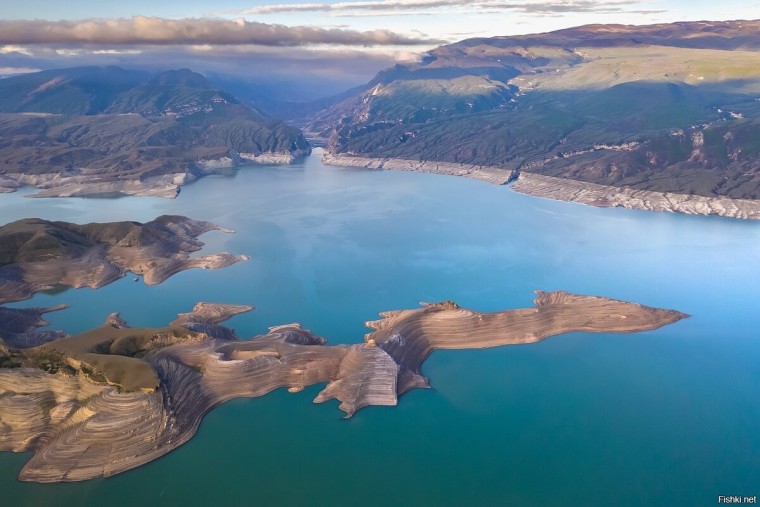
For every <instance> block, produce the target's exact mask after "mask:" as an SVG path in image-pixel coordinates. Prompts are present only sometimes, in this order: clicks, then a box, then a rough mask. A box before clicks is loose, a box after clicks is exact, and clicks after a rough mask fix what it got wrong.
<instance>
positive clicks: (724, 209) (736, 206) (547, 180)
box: [511, 172, 760, 220]
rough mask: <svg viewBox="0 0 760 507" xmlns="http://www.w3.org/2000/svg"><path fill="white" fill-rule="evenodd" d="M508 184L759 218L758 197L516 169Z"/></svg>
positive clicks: (569, 197)
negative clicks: (647, 187) (695, 192)
mask: <svg viewBox="0 0 760 507" xmlns="http://www.w3.org/2000/svg"><path fill="white" fill-rule="evenodd" d="M511 187H512V189H513V190H515V191H517V192H520V193H523V194H528V195H533V196H536V197H545V198H548V199H555V200H559V201H572V202H578V203H581V204H588V205H590V206H598V207H604V208H606V207H622V208H629V209H640V210H649V211H670V212H678V213H686V214H689V215H718V216H723V217H731V218H742V219H747V220H760V201H754V200H750V199H731V198H729V197H705V196H701V195H686V194H676V193H671V192H653V191H651V190H636V189H634V188H630V187H612V186H607V185H598V184H596V183H586V182H583V181H577V180H569V179H565V178H555V177H553V176H542V175H540V174H532V173H525V172H521V173H520V175H519V176H518V177H517V178H516V180H515V181H514V183H512V185H511Z"/></svg>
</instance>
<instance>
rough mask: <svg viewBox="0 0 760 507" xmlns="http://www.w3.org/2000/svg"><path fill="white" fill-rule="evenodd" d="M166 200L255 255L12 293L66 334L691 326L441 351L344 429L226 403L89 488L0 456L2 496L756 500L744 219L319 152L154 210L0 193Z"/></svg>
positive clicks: (756, 402) (759, 355)
mask: <svg viewBox="0 0 760 507" xmlns="http://www.w3.org/2000/svg"><path fill="white" fill-rule="evenodd" d="M26 193H29V192H26ZM165 213H166V214H182V215H187V216H189V217H191V218H196V219H203V220H211V221H213V222H215V223H217V224H219V225H222V226H225V227H231V228H234V229H235V230H237V233H236V234H233V235H228V234H223V233H220V232H211V233H208V234H206V235H204V236H203V237H202V238H201V239H203V240H204V241H205V242H206V245H207V246H206V247H205V248H204V251H203V252H204V253H206V252H209V253H211V252H214V251H221V250H227V251H230V252H232V253H242V254H248V255H251V256H252V257H253V259H252V260H251V261H249V262H244V263H239V264H236V265H234V266H231V267H229V268H225V269H223V270H217V271H205V270H202V271H188V272H184V273H180V274H179V275H176V276H175V277H173V278H171V279H169V280H168V281H167V282H165V283H164V284H162V285H160V286H154V287H146V286H145V285H143V284H142V283H134V282H132V277H131V276H130V277H127V278H125V279H122V280H120V281H118V282H116V283H114V284H112V285H110V286H108V287H105V288H103V289H100V290H98V291H91V290H88V289H82V290H68V291H65V292H62V293H58V294H38V295H37V296H36V297H35V298H33V299H31V300H28V301H24V302H21V303H17V304H16V305H15V306H45V305H52V304H58V303H61V302H66V303H69V304H71V305H72V308H71V309H69V310H67V311H64V312H58V313H54V314H50V315H49V316H48V317H49V320H50V321H51V323H52V325H53V326H54V327H56V328H63V329H66V330H67V331H69V332H79V331H83V330H85V329H88V328H90V327H93V326H97V325H100V324H101V323H102V322H103V321H104V319H105V317H106V315H107V314H108V313H110V312H112V311H121V312H122V316H123V317H124V318H125V319H126V320H127V321H128V322H129V323H130V324H132V325H134V326H159V325H163V324H165V323H167V322H168V321H170V320H172V319H173V316H174V315H175V314H177V313H179V312H184V311H188V310H189V309H190V308H191V307H192V305H193V304H194V303H195V302H197V301H199V300H206V301H214V302H228V303H238V304H251V305H254V306H256V307H257V309H256V311H255V312H253V313H251V314H246V315H241V316H238V317H235V318H234V319H233V320H231V321H230V325H231V326H232V327H235V328H236V329H237V331H238V333H239V334H240V335H241V336H253V335H255V334H257V333H263V332H265V331H266V329H267V327H268V326H271V325H276V324H283V323H289V322H294V321H298V322H301V323H303V324H304V326H306V327H308V328H310V329H312V330H313V331H315V332H317V333H319V334H322V335H324V336H326V337H327V338H329V339H330V341H331V342H332V343H349V342H356V341H359V340H361V339H362V336H363V334H364V333H365V332H366V330H365V328H364V327H363V322H364V321H366V320H373V319H375V318H376V316H377V312H379V311H383V310H388V309H396V308H407V307H413V306H415V305H416V304H417V302H418V301H438V300H444V299H454V300H456V301H457V302H459V303H460V304H462V305H464V306H470V307H473V308H476V309H479V310H497V309H502V308H511V307H524V306H526V305H530V304H531V300H532V291H533V290H534V289H543V290H555V289H565V290H569V291H573V292H578V293H588V294H598V295H603V296H609V297H614V298H619V299H627V300H631V301H636V302H640V303H643V304H648V305H652V306H661V307H665V308H674V309H677V310H680V311H684V312H687V313H690V314H692V315H693V317H692V318H690V319H687V320H685V321H681V322H679V323H677V324H675V325H672V326H668V327H666V328H663V329H660V330H657V331H653V332H648V333H641V334H635V335H590V334H580V333H579V334H573V335H567V336H561V337H557V338H552V339H550V340H547V341H546V342H543V343H539V344H536V345H529V346H520V347H507V348H502V349H494V350H486V351H439V352H436V353H435V354H434V355H433V356H432V357H431V358H430V359H429V360H428V362H426V363H425V366H424V369H423V373H424V374H426V375H428V376H429V377H430V378H431V383H432V385H433V390H429V391H416V392H412V393H409V394H407V395H405V396H404V397H402V398H401V401H400V404H399V406H398V407H395V408H388V407H371V408H369V409H365V410H363V411H361V412H360V413H358V414H357V415H356V416H355V417H354V419H352V420H350V421H342V420H340V419H339V418H340V415H341V413H340V412H339V411H338V410H337V407H336V406H335V405H333V404H327V405H323V406H313V405H312V404H311V403H310V401H311V399H312V398H313V397H314V396H315V395H316V393H317V392H318V390H319V386H314V387H312V388H310V389H307V390H305V391H304V392H302V393H299V394H296V395H291V394H288V393H286V392H284V390H280V391H277V392H275V393H272V394H271V395H268V396H266V397H263V398H257V399H255V400H236V401H234V402H231V403H228V404H226V405H224V406H222V407H220V408H219V409H217V410H215V411H214V412H212V413H211V414H209V415H208V416H207V418H206V420H205V421H204V423H203V425H202V426H201V429H200V431H199V433H198V435H197V436H196V437H195V439H193V440H192V441H191V442H190V443H189V444H187V445H185V446H183V447H182V448H180V449H178V450H177V451H175V452H173V453H171V454H170V455H168V456H167V457H165V458H163V459H160V460H158V461H156V462H153V463H151V464H149V465H147V466H145V467H143V468H140V469H138V470H136V471H132V472H128V473H126V474H123V475H121V476H118V477H115V478H111V479H108V480H96V481H90V482H87V483H82V484H63V485H52V486H39V485H32V484H22V483H18V482H16V480H15V476H16V474H17V473H18V470H19V469H20V467H21V466H22V464H23V462H24V461H25V460H26V455H13V454H9V453H4V454H2V455H0V474H1V475H0V477H1V478H0V481H1V483H2V490H3V493H2V495H3V499H4V500H8V501H9V505H33V506H43V505H55V506H58V507H60V506H63V505H85V504H87V505H95V504H107V505H125V506H126V505H136V504H143V505H174V504H183V505H210V504H220V505H357V504H361V505H378V506H385V505H411V504H417V505H557V506H568V505H582V506H587V505H631V506H640V505H712V504H714V503H715V502H716V498H717V496H718V495H727V494H728V495H733V494H737V495H740V494H741V495H754V494H760V490H758V489H757V488H758V486H757V485H758V484H760V482H758V477H760V432H758V431H757V428H758V421H760V368H758V365H760V345H758V329H760V317H758V312H757V302H758V300H759V298H758V295H759V293H758V291H759V290H760V289H758V287H760V274H759V273H758V270H757V268H756V260H757V259H758V258H760V236H759V234H758V231H759V229H758V227H760V224H758V223H752V222H743V221H738V220H731V219H722V218H715V217H691V216H684V215H671V214H658V213H649V212H639V211H629V210H622V209H596V208H590V207H585V206H580V205H575V204H571V203H561V202H554V201H549V200H542V199H536V198H532V197H528V196H523V195H520V194H517V193H514V192H512V191H510V190H509V189H507V188H505V187H496V186H492V185H488V184H485V183H481V182H477V181H470V180H465V179H460V178H454V177H446V176H437V175H429V174H416V173H400V172H383V171H365V170H356V169H342V168H335V167H327V166H322V165H321V163H320V162H319V160H318V158H317V157H311V158H309V159H307V160H306V161H305V162H304V163H303V164H301V165H296V166H293V167H286V168H271V167H250V168H244V169H241V170H240V171H238V172H237V174H235V175H234V176H226V177H211V178H205V179H203V180H201V181H199V182H198V183H195V184H193V185H190V186H188V187H186V188H183V190H182V193H181V195H180V197H179V199H177V200H175V201H171V200H165V199H154V198H121V199H54V200H50V199H45V200H37V199H26V198H24V197H23V193H16V194H8V195H2V196H0V217H2V221H3V222H9V221H12V220H15V219H18V218H23V217H31V216H35V217H41V218H48V219H56V220H66V221H73V222H80V223H83V222H89V221H112V220H139V221H148V220H151V219H153V218H155V217H156V216H157V215H160V214H165Z"/></svg>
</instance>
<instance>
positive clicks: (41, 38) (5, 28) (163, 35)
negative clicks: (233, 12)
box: [0, 16, 435, 47]
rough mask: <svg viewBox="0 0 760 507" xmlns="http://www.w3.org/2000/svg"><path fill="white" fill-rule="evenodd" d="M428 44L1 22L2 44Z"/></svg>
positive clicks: (245, 24) (167, 22)
mask: <svg viewBox="0 0 760 507" xmlns="http://www.w3.org/2000/svg"><path fill="white" fill-rule="evenodd" d="M431 42H435V41H430V40H421V39H418V38H413V37H407V36H404V35H401V34H397V33H395V32H392V31H390V30H382V29H377V30H369V31H364V32H360V31H356V30H341V29H335V28H331V29H326V28H317V27H310V26H293V27H291V26H284V25H275V24H266V23H257V22H251V21H246V20H244V19H236V20H224V19H212V18H198V19H176V20H175V19H164V18H156V17H144V16H136V17H134V18H131V19H105V20H80V21H41V20H20V21H0V44H5V45H6V46H5V47H9V46H10V47H18V46H21V45H29V44H69V45H71V44H132V45H135V44H153V45H171V44H215V45H236V44H256V45H262V46H305V45H309V44H336V45H370V46H372V45H394V46H395V45H417V44H430V43H431Z"/></svg>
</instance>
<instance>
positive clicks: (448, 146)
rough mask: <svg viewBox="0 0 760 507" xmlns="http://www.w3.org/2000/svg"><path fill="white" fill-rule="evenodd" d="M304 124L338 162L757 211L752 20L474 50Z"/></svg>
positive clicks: (758, 119)
mask: <svg viewBox="0 0 760 507" xmlns="http://www.w3.org/2000/svg"><path fill="white" fill-rule="evenodd" d="M304 111H309V109H308V108H304ZM298 121H300V122H301V123H303V124H304V125H306V128H307V130H308V131H310V132H311V133H312V135H314V136H317V137H322V138H324V139H325V140H326V142H327V145H328V150H329V151H330V152H331V153H332V154H335V155H338V157H337V159H340V158H341V156H343V158H344V161H345V157H368V158H377V159H404V160H409V161H416V162H420V161H422V162H426V161H435V162H451V163H456V164H465V165H475V166H491V167H497V168H503V169H506V170H508V171H514V172H515V174H517V173H518V172H520V171H522V172H531V173H538V174H542V175H549V176H556V177H560V178H569V179H574V180H580V181H584V182H593V183H600V184H604V185H612V186H618V187H620V186H625V187H631V188H634V189H646V190H654V191H659V192H678V193H684V194H695V195H701V196H729V197H732V198H748V199H760V21H729V22H715V23H713V22H694V23H674V24H660V25H651V26H622V25H590V26H584V27H579V28H573V29H567V30H559V31H556V32H551V33H546V34H537V35H526V36H517V37H494V38H477V39H469V40H465V41H462V42H459V43H456V44H451V45H448V46H442V47H440V48H437V49H435V50H433V51H430V52H429V53H427V54H426V55H425V56H424V58H423V59H422V60H421V61H420V62H419V63H417V64H410V65H397V66H395V67H393V68H390V69H387V70H384V71H382V72H380V73H379V74H378V75H377V76H376V77H375V78H374V79H373V80H372V81H371V82H370V83H368V84H367V85H366V86H364V87H362V88H360V89H359V90H357V91H356V92H355V93H353V94H351V95H350V96H347V97H345V96H344V97H338V98H336V99H335V100H333V101H331V102H326V103H325V105H324V107H323V108H322V109H321V110H318V111H316V112H314V113H311V114H309V115H308V117H306V118H300V120H298Z"/></svg>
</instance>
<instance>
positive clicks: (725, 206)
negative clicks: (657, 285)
mask: <svg viewBox="0 0 760 507" xmlns="http://www.w3.org/2000/svg"><path fill="white" fill-rule="evenodd" d="M322 161H323V162H324V163H325V164H330V165H337V166H344V167H361V168H368V169H392V170H397V171H414V172H426V173H435V174H447V175H451V176H462V177H465V178H472V179H477V180H481V181H487V182H488V183H493V184H496V185H504V184H509V185H510V187H511V188H512V189H513V190H515V191H516V192H520V193H523V194H528V195H532V196H535V197H544V198H548V199H554V200H558V201H569V202H577V203H581V204H587V205H590V206H597V207H605V208H606V207H623V208H628V209H639V210H648V211H668V212H678V213H686V214H692V215H718V216H724V217H731V218H741V219H748V220H760V201H755V200H751V199H732V198H730V197H722V196H715V197H706V196H701V195H686V194H678V193H672V192H655V191H651V190H637V189H634V188H630V187H613V186H608V185H599V184H596V183H587V182H584V181H578V180H571V179H567V178H557V177H554V176H544V175H541V174H535V173H529V172H525V171H517V170H509V169H502V168H498V167H489V166H472V165H465V164H454V163H448V162H433V161H423V162H420V161H415V160H402V159H380V158H366V157H354V156H350V155H335V154H331V153H325V154H324V155H323V156H322Z"/></svg>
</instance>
